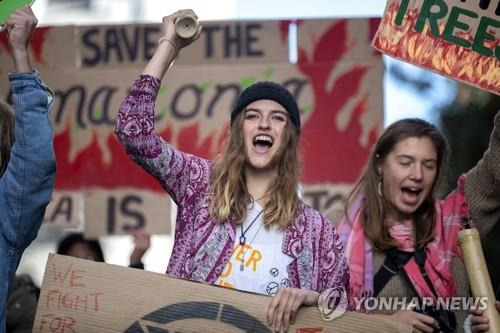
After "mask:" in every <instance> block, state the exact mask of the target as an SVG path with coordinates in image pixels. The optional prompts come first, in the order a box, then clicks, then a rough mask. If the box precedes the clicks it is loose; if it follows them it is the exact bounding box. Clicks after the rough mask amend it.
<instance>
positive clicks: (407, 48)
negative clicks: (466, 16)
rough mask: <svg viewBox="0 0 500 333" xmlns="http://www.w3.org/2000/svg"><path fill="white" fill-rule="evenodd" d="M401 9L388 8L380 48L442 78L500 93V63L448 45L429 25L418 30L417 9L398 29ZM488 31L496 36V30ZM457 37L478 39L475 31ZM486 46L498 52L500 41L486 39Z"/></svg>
mask: <svg viewBox="0 0 500 333" xmlns="http://www.w3.org/2000/svg"><path fill="white" fill-rule="evenodd" d="M399 8H400V5H399V4H398V3H393V4H391V5H390V6H389V8H388V9H387V12H386V14H385V15H384V18H383V20H382V23H381V25H380V30H379V33H378V34H377V37H376V39H375V41H374V46H375V47H376V48H377V49H379V50H382V51H383V52H384V53H386V54H388V55H391V56H393V57H396V58H398V59H402V60H404V61H408V62H411V63H414V64H416V65H418V66H421V67H424V68H427V69H430V70H432V71H435V72H438V73H440V74H442V75H447V76H451V77H453V78H457V79H459V80H463V81H466V82H469V83H472V84H474V85H477V86H479V87H481V88H483V89H486V90H490V91H493V92H495V93H497V94H498V93H500V88H499V87H500V71H499V70H498V67H499V63H500V61H498V59H497V58H496V57H495V56H491V57H486V56H483V55H481V54H479V53H477V52H475V51H472V50H471V49H470V48H464V47H462V46H459V45H457V44H452V43H450V42H447V41H446V40H444V39H442V38H441V37H436V36H434V35H433V33H432V31H431V29H428V27H427V26H426V27H425V28H424V30H423V31H422V32H421V33H420V32H417V31H415V29H414V27H415V23H416V22H417V20H418V18H419V15H420V12H419V11H418V10H417V9H413V10H411V11H408V12H407V13H406V15H405V18H404V20H403V23H402V24H401V26H397V25H396V23H395V20H396V15H397V13H398V11H399ZM439 30H440V31H443V30H444V24H443V23H441V24H440V26H439ZM488 32H489V33H490V34H491V35H495V31H494V30H493V29H490V31H488ZM454 35H455V36H456V37H460V38H462V39H464V40H468V41H469V42H472V41H473V40H474V37H473V34H472V33H471V30H469V31H460V30H456V31H455V33H454ZM396 37H397V38H396ZM483 44H484V46H485V47H487V48H489V49H492V50H494V49H495V48H496V47H498V45H499V44H500V39H499V38H498V36H495V38H494V39H492V40H486V39H485V40H484V41H483Z"/></svg>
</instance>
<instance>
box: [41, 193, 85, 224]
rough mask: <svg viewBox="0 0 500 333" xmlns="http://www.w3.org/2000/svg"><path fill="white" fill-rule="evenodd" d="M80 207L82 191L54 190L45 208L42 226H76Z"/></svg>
mask: <svg viewBox="0 0 500 333" xmlns="http://www.w3.org/2000/svg"><path fill="white" fill-rule="evenodd" d="M82 209H83V193H82V192H80V191H55V192H54V193H53V195H52V199H51V200H50V203H49V204H48V206H47V209H46V210H45V217H44V219H43V224H44V227H58V228H60V227H63V228H64V227H66V228H78V226H79V225H80V222H81V221H80V219H79V216H81V213H82Z"/></svg>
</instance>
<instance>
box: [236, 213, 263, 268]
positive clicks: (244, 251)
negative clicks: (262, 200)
mask: <svg viewBox="0 0 500 333" xmlns="http://www.w3.org/2000/svg"><path fill="white" fill-rule="evenodd" d="M257 217H258V216H257ZM261 227H262V223H261V224H260V225H259V229H257V231H256V232H255V234H254V235H253V237H252V240H250V243H248V244H249V245H248V247H249V248H250V244H252V243H253V241H254V240H255V237H257V234H258V233H259V231H260V228H261ZM247 251H248V249H245V248H243V254H242V255H241V263H240V272H243V271H244V270H245V256H246V254H247Z"/></svg>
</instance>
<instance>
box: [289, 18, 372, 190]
mask: <svg viewBox="0 0 500 333" xmlns="http://www.w3.org/2000/svg"><path fill="white" fill-rule="evenodd" d="M373 21H375V20H373ZM373 25H374V24H373ZM373 25H371V26H373ZM372 32H374V30H372ZM346 45H347V21H346V20H340V21H338V22H336V23H335V24H334V25H332V26H331V27H330V28H329V29H328V31H327V32H326V33H325V34H324V35H323V36H322V37H321V38H320V40H319V41H318V43H317V45H316V47H315V50H314V53H313V56H312V59H308V57H307V54H306V52H305V50H303V49H300V50H299V62H298V66H299V69H300V70H301V71H302V72H303V73H304V74H305V75H306V76H308V77H309V79H310V81H311V84H312V88H313V90H314V96H315V99H316V102H315V109H314V113H313V116H312V117H311V118H310V119H309V121H308V122H307V123H306V124H305V125H304V127H303V137H302V139H301V140H302V152H303V153H302V154H303V160H304V172H303V182H304V183H306V184H309V183H311V184H319V183H325V182H329V183H338V182H340V183H352V182H354V181H356V179H357V177H358V176H359V173H360V170H361V168H362V167H363V165H364V164H365V161H366V159H367V157H368V154H369V152H370V149H371V146H372V144H373V143H374V142H375V140H376V137H377V126H374V127H373V128H372V129H371V131H370V136H369V143H370V144H369V145H368V146H367V147H362V146H361V145H360V143H359V138H360V136H361V131H362V128H361V117H362V115H363V113H365V112H368V108H369V107H370V106H369V105H367V100H368V99H367V96H364V97H363V98H362V100H361V102H360V103H358V105H356V106H355V109H354V110H353V112H352V115H351V119H350V121H349V125H348V126H347V128H346V129H345V130H343V131H342V132H341V131H340V130H338V129H337V126H336V124H335V118H336V116H337V113H338V112H339V111H340V109H341V108H342V107H343V106H344V105H345V104H346V103H347V101H348V100H349V98H351V97H353V96H355V95H357V94H359V93H360V85H361V82H362V80H363V78H364V75H365V73H366V71H367V70H368V67H367V65H359V66H356V65H354V66H353V67H352V69H351V70H350V71H348V72H346V73H344V74H343V75H341V76H340V77H339V78H338V79H337V81H336V82H335V83H334V84H333V87H332V89H331V90H330V91H327V90H326V82H327V79H328V75H329V73H331V71H332V70H333V69H334V68H335V67H336V66H338V65H339V63H340V61H338V59H342V56H343V55H344V54H345V53H346V52H347V51H348V49H347V47H346Z"/></svg>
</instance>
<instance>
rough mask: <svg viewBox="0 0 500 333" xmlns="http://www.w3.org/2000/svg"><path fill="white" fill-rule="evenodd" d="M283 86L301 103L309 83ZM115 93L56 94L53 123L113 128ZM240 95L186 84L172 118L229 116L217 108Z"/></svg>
mask: <svg viewBox="0 0 500 333" xmlns="http://www.w3.org/2000/svg"><path fill="white" fill-rule="evenodd" d="M282 84H283V86H285V87H286V88H287V89H288V90H290V92H291V93H292V95H293V96H294V97H295V99H296V100H297V101H298V102H299V103H300V97H301V96H302V94H303V91H304V88H305V87H306V86H307V85H308V84H309V81H308V80H305V79H301V78H295V77H292V78H288V79H285V80H284V81H283V82H282ZM117 92H118V87H117V86H110V85H101V86H95V87H85V86H84V85H81V84H75V85H73V86H69V87H68V88H67V89H66V90H56V91H55V94H56V100H57V103H56V108H55V111H54V123H55V124H57V125H60V124H61V123H62V122H63V121H64V116H65V114H66V113H67V114H69V115H71V117H72V119H70V120H71V123H73V124H75V126H77V127H78V128H79V129H86V128H87V127H94V126H108V127H112V126H114V124H115V120H116V119H115V117H113V116H112V114H113V113H114V112H115V110H112V109H111V105H112V103H113V98H114V97H115V96H116V94H117ZM240 92H241V86H240V84H239V83H227V84H215V85H214V87H213V88H210V89H208V90H203V89H202V88H200V87H199V86H197V85H196V84H194V83H190V84H185V85H183V86H181V87H179V88H178V89H177V90H175V91H174V92H173V93H172V98H171V101H170V110H171V111H172V112H171V116H172V117H173V118H175V119H177V120H191V119H194V118H196V117H197V116H198V115H200V114H201V115H204V117H206V119H207V120H210V119H211V118H212V116H213V115H214V113H215V112H216V111H217V112H227V113H229V112H230V109H229V110H218V109H217V107H218V105H219V104H220V103H223V101H224V100H227V99H228V98H230V103H229V104H230V105H231V108H232V106H234V104H235V103H236V99H237V98H238V96H239V94H240ZM205 101H206V102H207V103H206V102H205ZM70 102H73V104H74V106H71V107H70V106H69V103H70ZM205 104H206V105H207V107H206V109H202V108H201V107H202V105H205ZM163 117H164V115H162V114H160V113H158V112H157V113H156V115H155V121H160V120H161V119H162V118H163ZM66 123H67V122H66Z"/></svg>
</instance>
